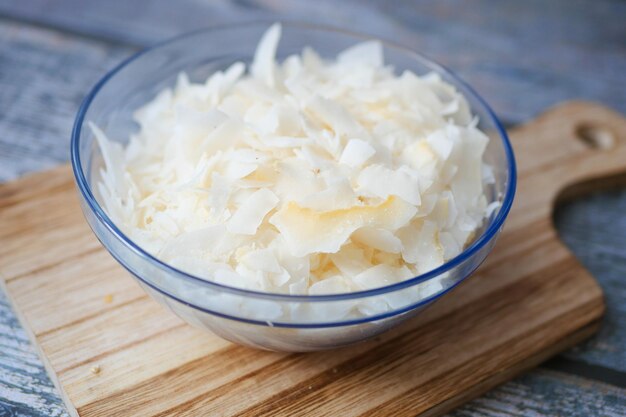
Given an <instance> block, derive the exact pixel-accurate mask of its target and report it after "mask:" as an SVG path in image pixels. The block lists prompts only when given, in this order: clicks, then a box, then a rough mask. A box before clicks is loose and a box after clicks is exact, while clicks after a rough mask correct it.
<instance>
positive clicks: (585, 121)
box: [511, 101, 626, 208]
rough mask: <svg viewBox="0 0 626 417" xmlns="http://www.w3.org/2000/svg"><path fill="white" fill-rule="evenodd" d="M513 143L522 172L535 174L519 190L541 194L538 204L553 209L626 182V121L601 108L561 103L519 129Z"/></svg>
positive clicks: (526, 176) (572, 102)
mask: <svg viewBox="0 0 626 417" xmlns="http://www.w3.org/2000/svg"><path fill="white" fill-rule="evenodd" d="M533 133H534V135H533ZM529 136H531V137H532V136H538V138H537V139H539V140H528V138H529ZM524 138H525V139H524ZM511 141H512V142H513V147H514V149H515V152H516V154H518V158H517V160H518V161H519V166H518V172H520V173H521V172H526V173H531V172H532V175H525V176H524V177H525V179H527V180H528V181H526V184H524V183H520V187H524V186H526V187H531V188H532V190H529V191H531V194H532V193H540V194H542V195H543V198H538V199H537V202H539V201H541V200H543V201H545V202H546V203H548V204H547V205H548V206H549V207H550V208H552V207H553V206H554V204H555V203H556V202H560V201H562V200H564V199H569V198H572V197H576V196H579V195H581V194H584V193H587V192H589V191H593V190H597V189H600V188H606V187H610V186H616V185H620V184H626V118H624V116H622V115H620V114H619V113H616V112H615V111H613V110H611V109H608V108H606V107H604V106H602V105H599V104H596V103H591V102H585V101H570V102H567V103H564V104H560V105H558V106H556V107H553V108H551V109H549V110H548V111H546V112H545V113H543V114H542V115H540V116H539V117H538V118H537V119H535V120H533V121H532V122H530V123H529V124H527V125H524V126H521V128H520V129H516V132H515V133H514V134H513V135H512V137H511ZM520 177H521V176H520Z"/></svg>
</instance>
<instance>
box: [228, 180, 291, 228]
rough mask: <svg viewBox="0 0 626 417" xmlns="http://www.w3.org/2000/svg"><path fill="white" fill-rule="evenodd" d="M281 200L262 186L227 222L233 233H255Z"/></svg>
mask: <svg viewBox="0 0 626 417" xmlns="http://www.w3.org/2000/svg"><path fill="white" fill-rule="evenodd" d="M279 201H280V200H279V199H278V197H276V194H274V193H273V192H271V191H270V190H268V189H266V188H262V189H260V190H258V191H256V192H255V193H254V194H252V195H251V196H250V197H249V198H248V199H247V201H246V202H245V203H243V204H242V205H241V206H240V207H239V208H238V209H237V211H236V212H235V213H234V214H233V216H232V217H231V218H230V219H229V220H228V223H226V227H227V229H228V231H229V232H231V233H239V234H243V235H253V234H255V233H256V231H257V229H258V227H259V225H260V224H261V222H262V221H263V219H264V218H265V216H266V215H267V214H268V213H269V212H270V211H272V209H274V207H276V204H278V202H279Z"/></svg>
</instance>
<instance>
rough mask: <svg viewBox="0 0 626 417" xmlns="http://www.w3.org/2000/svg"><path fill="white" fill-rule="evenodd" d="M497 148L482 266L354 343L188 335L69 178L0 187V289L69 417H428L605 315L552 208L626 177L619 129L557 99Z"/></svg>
mask: <svg viewBox="0 0 626 417" xmlns="http://www.w3.org/2000/svg"><path fill="white" fill-rule="evenodd" d="M511 136H512V141H513V144H514V148H515V151H516V155H517V160H518V164H519V183H518V194H517V197H516V201H515V204H514V207H513V210H512V212H511V214H510V217H509V219H508V221H507V224H506V227H505V230H504V232H503V234H502V236H501V237H500V239H499V241H498V244H497V245H496V248H495V250H494V251H493V253H492V254H491V255H490V256H489V257H488V259H487V261H486V262H485V264H484V265H483V266H482V267H481V268H480V269H479V270H478V272H477V273H476V274H475V275H474V276H473V277H472V278H471V279H469V280H468V281H466V282H465V283H464V284H463V285H461V286H459V287H458V288H457V289H456V290H455V291H453V292H452V293H450V294H448V295H446V296H445V297H443V298H442V299H441V300H440V301H439V302H437V303H435V304H434V305H433V306H432V307H431V308H429V309H427V310H426V311H424V312H423V313H422V314H420V315H418V317H417V318H415V319H413V320H411V321H409V322H407V323H405V324H404V325H403V326H401V327H400V328H397V329H395V330H392V331H391V332H389V333H386V334H384V335H382V336H380V337H378V338H376V339H375V340H371V341H368V342H365V343H361V344H358V345H355V346H351V347H347V348H343V349H339V350H336V351H332V352H319V353H309V354H284V353H273V352H264V351H257V350H252V349H249V348H245V347H240V346H236V345H233V344H231V343H229V342H226V341H223V340H221V339H219V338H218V337H216V336H213V335H210V334H205V333H203V332H201V331H198V330H195V329H192V328H191V327H189V326H188V325H186V324H184V323H183V322H181V321H180V320H179V319H178V318H176V317H174V316H173V315H172V314H171V313H170V312H169V311H166V310H165V309H163V308H161V307H160V306H159V305H157V303H156V302H154V301H152V300H151V299H150V298H148V297H147V296H146V295H145V294H144V293H143V291H142V290H141V289H140V288H139V287H138V285H136V284H135V282H134V281H133V279H132V278H131V277H130V276H128V275H127V273H126V272H125V271H124V270H123V269H122V267H120V266H119V265H118V264H116V262H115V261H114V260H113V259H112V258H111V257H110V256H109V255H108V253H106V252H105V250H104V249H103V248H102V247H101V246H100V244H99V243H98V241H97V240H96V238H95V237H94V235H93V234H92V233H91V231H90V230H89V228H88V226H87V224H86V222H85V220H84V219H83V216H82V214H81V212H80V209H79V207H78V202H77V197H76V193H77V192H76V190H75V188H74V183H73V179H72V176H71V172H70V169H69V167H67V166H63V167H60V168H57V169H54V170H52V171H48V172H43V173H39V174H35V175H31V176H28V177H25V178H22V179H20V180H17V181H15V182H12V183H8V184H4V185H2V186H0V242H1V244H0V275H1V276H2V279H1V280H0V281H2V282H3V283H4V284H5V286H6V290H7V292H8V294H9V296H10V298H11V300H12V302H13V304H14V306H15V309H16V310H17V312H18V314H19V316H20V317H21V320H22V321H23V324H24V326H25V327H26V328H27V329H28V331H29V332H30V333H31V335H32V339H33V342H34V343H35V345H36V346H37V347H38V348H39V350H40V352H41V356H42V358H43V360H44V362H45V363H46V365H47V368H48V370H49V372H50V375H51V376H52V378H53V380H54V381H55V383H56V384H57V385H58V387H59V389H60V391H61V392H62V395H63V397H64V399H65V402H66V404H67V406H68V408H69V410H70V413H71V414H73V415H81V416H107V417H109V416H157V415H158V416H166V415H167V416H178V415H184V416H191V415H194V416H195V415H198V416H209V415H245V416H259V415H272V416H275V415H314V416H334V415H341V416H349V415H368V416H370V415H386V416H390V415H393V416H403V415H416V414H418V413H424V414H425V415H440V414H442V413H444V412H446V411H447V410H449V409H451V408H453V407H455V406H458V405H459V404H461V403H463V402H464V401H467V400H469V399H471V398H472V397H475V396H477V395H479V394H481V393H482V392H484V391H486V390H488V389H490V388H492V387H493V386H495V385H496V384H499V383H501V382H503V381H505V380H507V379H509V378H511V377H513V376H514V375H516V374H518V373H520V372H522V371H523V370H525V369H528V368H530V367H533V366H535V365H537V364H538V363H540V362H541V361H543V360H545V359H547V358H548V357H550V356H552V355H554V354H555V353H557V352H559V351H561V350H563V349H565V348H567V347H569V346H572V345H573V344H575V343H577V342H579V341H581V340H582V339H584V338H586V337H588V336H589V335H591V334H592V333H593V332H594V331H595V330H596V329H597V327H598V324H599V319H600V317H601V316H602V313H603V310H604V304H603V300H602V292H601V290H600V288H599V287H598V285H597V283H596V282H595V280H594V279H593V278H592V277H591V276H590V275H589V273H588V272H587V271H586V270H585V269H584V268H583V267H582V266H581V265H580V264H579V262H578V261H577V260H576V259H574V257H573V256H572V255H571V254H570V252H569V251H568V250H567V249H566V248H565V247H564V246H563V245H562V243H561V242H560V240H559V239H558V237H557V234H556V232H555V230H554V227H553V224H552V211H553V206H554V204H555V202H556V201H557V200H558V199H559V198H561V197H572V196H574V195H576V194H578V193H580V192H584V191H586V190H591V189H595V188H597V187H598V186H599V185H610V184H612V183H615V181H616V180H619V179H624V176H623V174H624V173H626V119H624V118H622V117H621V116H620V115H618V114H616V113H613V112H612V111H610V110H608V109H606V108H603V107H601V106H598V105H595V104H590V103H583V102H571V103H567V104H564V105H560V106H558V107H556V108H554V109H551V110H549V111H548V112H546V113H545V114H543V115H542V116H540V117H538V118H537V119H536V120H534V121H532V122H530V123H529V124H527V125H524V126H521V127H519V128H516V129H515V130H514V131H513V132H511ZM620 175H622V177H621V178H620Z"/></svg>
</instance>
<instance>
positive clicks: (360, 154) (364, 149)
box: [339, 139, 376, 168]
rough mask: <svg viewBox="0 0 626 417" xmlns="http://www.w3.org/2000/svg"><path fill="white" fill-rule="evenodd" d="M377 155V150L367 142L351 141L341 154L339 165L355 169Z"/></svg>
mask: <svg viewBox="0 0 626 417" xmlns="http://www.w3.org/2000/svg"><path fill="white" fill-rule="evenodd" d="M375 153H376V149H374V148H373V147H372V146H371V145H370V144H368V143H367V142H365V141H362V140H360V139H350V141H348V144H347V145H346V147H345V148H344V149H343V152H342V153H341V157H340V158H339V163H340V164H346V165H348V166H350V167H353V168H355V167H358V166H361V165H363V164H364V163H365V162H366V161H367V160H368V159H370V158H371V157H372V156H374V154H375Z"/></svg>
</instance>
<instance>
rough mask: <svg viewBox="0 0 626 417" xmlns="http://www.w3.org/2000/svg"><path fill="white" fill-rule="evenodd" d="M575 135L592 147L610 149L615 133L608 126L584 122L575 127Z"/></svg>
mask: <svg viewBox="0 0 626 417" xmlns="http://www.w3.org/2000/svg"><path fill="white" fill-rule="evenodd" d="M576 136H577V137H578V139H580V140H581V141H582V142H583V143H584V144H585V145H587V146H588V147H590V148H593V149H610V148H612V147H613V145H615V135H614V134H613V132H611V131H610V130H609V129H608V128H606V127H602V126H597V125H592V124H584V125H580V126H578V127H577V128H576Z"/></svg>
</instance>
